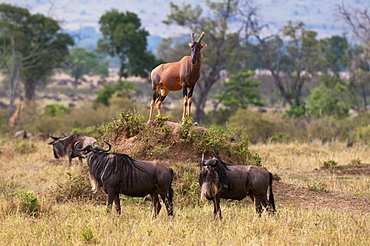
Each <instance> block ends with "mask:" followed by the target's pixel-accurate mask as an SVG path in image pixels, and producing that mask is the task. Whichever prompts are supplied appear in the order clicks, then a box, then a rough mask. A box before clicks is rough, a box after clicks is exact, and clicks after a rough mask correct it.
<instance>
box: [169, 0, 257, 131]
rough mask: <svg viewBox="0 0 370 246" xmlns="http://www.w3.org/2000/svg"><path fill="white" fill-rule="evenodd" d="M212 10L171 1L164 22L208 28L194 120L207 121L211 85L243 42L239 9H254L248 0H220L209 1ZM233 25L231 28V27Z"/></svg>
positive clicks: (195, 99)
mask: <svg viewBox="0 0 370 246" xmlns="http://www.w3.org/2000/svg"><path fill="white" fill-rule="evenodd" d="M206 4H207V6H208V9H209V11H207V13H206V14H203V9H202V7H201V6H199V5H196V6H194V7H193V8H192V7H191V5H190V4H183V5H182V6H181V7H180V6H178V5H176V4H174V3H170V7H171V13H170V14H169V15H167V20H166V21H164V23H165V24H168V25H171V24H176V25H179V26H182V27H186V28H187V29H189V30H190V31H189V34H190V32H195V33H198V34H200V33H202V32H203V31H204V32H205V36H204V39H203V40H204V42H206V43H207V48H205V49H204V50H203V51H202V52H203V58H202V67H201V77H200V79H199V81H198V83H197V84H196V88H195V93H194V96H193V103H194V105H195V107H196V112H195V121H197V122H198V123H199V124H201V125H203V124H204V115H205V112H204V109H205V106H206V102H207V99H208V94H209V92H210V91H211V88H212V87H213V86H214V85H215V84H216V83H219V82H220V81H221V71H225V70H226V69H227V64H228V62H229V61H230V60H231V59H232V57H233V52H234V51H235V50H236V49H237V48H238V47H239V46H240V39H239V32H240V31H241V30H242V27H243V25H244V22H242V21H239V19H238V18H237V17H238V16H239V14H240V12H249V11H251V8H250V6H249V5H248V4H247V3H246V2H245V1H239V0H225V1H221V2H211V1H210V0H207V1H206ZM231 27H232V28H231Z"/></svg>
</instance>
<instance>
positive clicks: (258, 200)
mask: <svg viewBox="0 0 370 246" xmlns="http://www.w3.org/2000/svg"><path fill="white" fill-rule="evenodd" d="M262 201H263V198H261V197H259V196H256V198H255V206H256V212H257V213H258V214H259V215H261V214H262V210H263V209H262V203H263V202H262Z"/></svg>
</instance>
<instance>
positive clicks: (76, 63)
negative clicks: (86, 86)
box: [70, 47, 109, 84]
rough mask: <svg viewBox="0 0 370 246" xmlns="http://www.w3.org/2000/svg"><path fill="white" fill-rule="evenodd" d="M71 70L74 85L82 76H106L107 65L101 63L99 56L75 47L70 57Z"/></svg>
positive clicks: (107, 73)
mask: <svg viewBox="0 0 370 246" xmlns="http://www.w3.org/2000/svg"><path fill="white" fill-rule="evenodd" d="M70 60H71V63H72V65H73V69H72V70H71V76H72V77H73V78H75V82H74V84H77V82H78V80H80V79H82V78H83V76H84V75H102V76H108V75H109V72H108V63H107V62H101V61H100V59H99V56H98V55H97V54H96V53H94V52H92V51H88V50H86V49H85V48H82V47H76V48H74V49H73V50H72V51H71V57H70Z"/></svg>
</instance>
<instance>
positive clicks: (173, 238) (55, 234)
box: [0, 122, 370, 245]
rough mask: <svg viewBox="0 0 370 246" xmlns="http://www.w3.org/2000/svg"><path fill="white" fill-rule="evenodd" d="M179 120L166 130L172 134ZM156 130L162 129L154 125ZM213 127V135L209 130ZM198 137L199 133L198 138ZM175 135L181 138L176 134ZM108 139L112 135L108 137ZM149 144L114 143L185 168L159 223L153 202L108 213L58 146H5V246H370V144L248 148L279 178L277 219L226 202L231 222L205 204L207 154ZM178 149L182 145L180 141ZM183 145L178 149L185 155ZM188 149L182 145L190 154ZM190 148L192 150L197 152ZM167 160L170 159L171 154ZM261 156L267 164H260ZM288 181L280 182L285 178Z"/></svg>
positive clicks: (7, 142)
mask: <svg viewBox="0 0 370 246" xmlns="http://www.w3.org/2000/svg"><path fill="white" fill-rule="evenodd" d="M179 125H180V124H179V123H169V122H168V123H165V124H164V125H161V126H160V127H161V129H162V133H163V132H164V133H163V134H164V135H165V136H167V137H168V136H170V134H171V132H172V133H174V132H176V131H178V130H179V128H180V126H179ZM151 127H154V125H153V126H151ZM203 130H205V131H206V130H207V129H202V131H203ZM188 134H191V132H188ZM175 135H176V134H172V135H171V136H175ZM106 137H107V136H106ZM142 140H143V138H142V137H141V138H138V137H123V136H122V135H117V136H115V138H114V140H113V139H112V137H110V141H111V143H112V145H113V148H114V151H119V152H122V153H126V154H130V155H132V156H134V157H135V158H136V159H159V160H161V161H166V162H168V163H169V164H170V165H171V166H172V167H173V169H174V171H175V173H176V174H175V180H174V184H173V188H174V191H175V198H174V206H175V207H174V209H175V216H174V217H173V218H172V217H170V218H169V217H167V215H166V212H165V209H164V208H162V211H161V212H160V213H159V215H158V217H157V218H153V217H152V207H151V202H150V201H149V200H147V199H144V198H130V197H126V196H122V197H121V201H122V204H121V205H122V214H121V215H118V214H117V213H116V212H115V211H112V212H111V213H107V211H106V206H105V201H106V196H105V194H100V193H97V194H92V193H91V192H90V184H89V181H88V177H87V166H86V164H85V163H84V164H83V165H80V164H78V161H77V160H74V163H73V165H72V166H68V165H67V160H66V159H62V160H56V159H54V157H53V154H52V149H51V146H50V145H48V144H47V142H48V141H35V140H27V139H22V140H21V139H9V138H3V139H1V140H0V142H1V144H0V151H1V152H0V170H1V173H0V223H1V225H0V226H1V231H0V244H1V245H122V244H123V245H368V244H369V242H370V225H369V221H370V220H369V219H370V182H369V181H370V180H369V179H370V165H369V163H370V152H369V147H368V146H367V145H361V144H355V145H354V146H352V147H347V145H346V144H344V143H340V142H332V143H330V144H323V143H321V142H320V141H314V142H311V143H306V144H294V143H290V144H281V143H268V144H256V145H250V146H249V147H248V149H249V151H250V153H251V156H254V157H255V159H259V160H260V164H261V165H263V166H264V167H266V168H267V169H268V170H269V171H271V172H272V173H273V174H274V175H275V178H276V181H275V182H274V193H275V201H276V207H277V213H276V214H275V215H269V214H267V213H263V214H262V216H261V217H258V216H257V215H256V213H255V210H254V207H253V204H252V203H251V202H250V200H247V199H244V200H242V201H222V203H221V208H222V213H223V220H222V221H220V220H219V219H213V215H212V210H213V206H212V204H211V202H208V201H200V200H199V194H200V188H199V185H198V183H197V175H198V171H199V169H198V162H199V161H197V160H198V159H199V158H200V156H197V154H191V151H194V150H193V149H191V148H190V147H189V148H183V147H184V146H190V143H189V142H188V143H186V144H187V145H177V143H180V142H181V141H180V140H178V141H174V140H173V139H171V141H173V142H172V144H171V145H168V146H165V145H163V146H162V147H158V148H152V149H151V151H150V152H148V151H147V152H146V155H145V156H143V155H140V153H141V152H140V150H143V149H145V148H148V145H150V143H151V142H150V141H149V140H147V141H142ZM175 143H176V144H175ZM176 146H178V148H177V149H176ZM180 146H181V148H180ZM189 151H190V152H189ZM161 156H162V157H161ZM256 157H259V158H256ZM277 180H278V181H277Z"/></svg>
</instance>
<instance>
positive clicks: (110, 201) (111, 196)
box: [107, 191, 115, 213]
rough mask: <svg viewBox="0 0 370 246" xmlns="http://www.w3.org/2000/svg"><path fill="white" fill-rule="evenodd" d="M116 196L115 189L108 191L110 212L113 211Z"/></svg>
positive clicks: (108, 210)
mask: <svg viewBox="0 0 370 246" xmlns="http://www.w3.org/2000/svg"><path fill="white" fill-rule="evenodd" d="M114 196H115V193H114V192H113V191H108V204H107V212H108V213H110V212H111V211H112V204H113V199H114Z"/></svg>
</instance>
